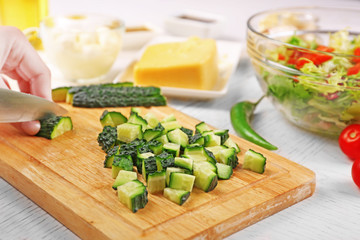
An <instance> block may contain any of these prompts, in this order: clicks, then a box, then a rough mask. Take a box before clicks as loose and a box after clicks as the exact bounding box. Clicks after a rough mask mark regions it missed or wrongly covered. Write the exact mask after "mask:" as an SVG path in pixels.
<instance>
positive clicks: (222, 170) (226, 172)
mask: <svg viewBox="0 0 360 240" xmlns="http://www.w3.org/2000/svg"><path fill="white" fill-rule="evenodd" d="M216 167H217V176H218V178H219V179H225V180H226V179H230V177H231V175H232V174H233V169H232V167H231V166H229V165H226V164H222V163H216Z"/></svg>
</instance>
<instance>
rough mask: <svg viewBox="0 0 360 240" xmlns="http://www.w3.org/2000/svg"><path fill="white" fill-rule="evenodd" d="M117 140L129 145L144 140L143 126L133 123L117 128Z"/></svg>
mask: <svg viewBox="0 0 360 240" xmlns="http://www.w3.org/2000/svg"><path fill="white" fill-rule="evenodd" d="M117 138H118V140H119V141H122V142H125V143H129V142H131V141H134V140H135V139H137V138H138V139H142V138H143V132H142V126H141V125H138V124H133V123H129V122H127V123H124V124H120V125H118V126H117Z"/></svg>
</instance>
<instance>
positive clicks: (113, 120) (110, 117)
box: [100, 110, 127, 127]
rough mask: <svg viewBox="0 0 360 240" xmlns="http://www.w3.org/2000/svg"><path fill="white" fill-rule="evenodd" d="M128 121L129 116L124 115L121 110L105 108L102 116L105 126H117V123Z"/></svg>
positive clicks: (102, 122) (101, 121)
mask: <svg viewBox="0 0 360 240" xmlns="http://www.w3.org/2000/svg"><path fill="white" fill-rule="evenodd" d="M125 122H127V118H126V117H125V116H124V115H122V113H120V112H115V111H111V112H109V111H108V110H105V111H104V112H103V113H102V115H101V116H100V123H101V125H102V126H103V127H105V126H107V125H108V126H112V127H116V126H117V125H120V124H123V123H125Z"/></svg>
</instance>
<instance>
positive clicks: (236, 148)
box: [224, 138, 241, 153]
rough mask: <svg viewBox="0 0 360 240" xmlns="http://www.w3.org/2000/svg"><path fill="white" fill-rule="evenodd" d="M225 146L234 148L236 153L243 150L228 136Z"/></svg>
mask: <svg viewBox="0 0 360 240" xmlns="http://www.w3.org/2000/svg"><path fill="white" fill-rule="evenodd" d="M224 146H226V147H228V148H231V147H232V148H234V149H235V151H236V153H239V152H240V151H241V150H240V148H239V145H237V144H236V143H235V142H234V141H233V140H232V139H231V138H228V139H227V140H226V141H225V142H224Z"/></svg>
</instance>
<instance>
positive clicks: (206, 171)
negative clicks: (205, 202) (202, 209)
mask: <svg viewBox="0 0 360 240" xmlns="http://www.w3.org/2000/svg"><path fill="white" fill-rule="evenodd" d="M215 169H216V167H215ZM215 171H216V170H215ZM193 174H194V176H195V187H197V188H199V189H201V190H203V191H204V192H210V191H212V190H214V189H215V187H216V186H217V183H218V177H217V174H216V172H214V171H213V169H211V168H207V167H196V164H195V166H194V170H193Z"/></svg>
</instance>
